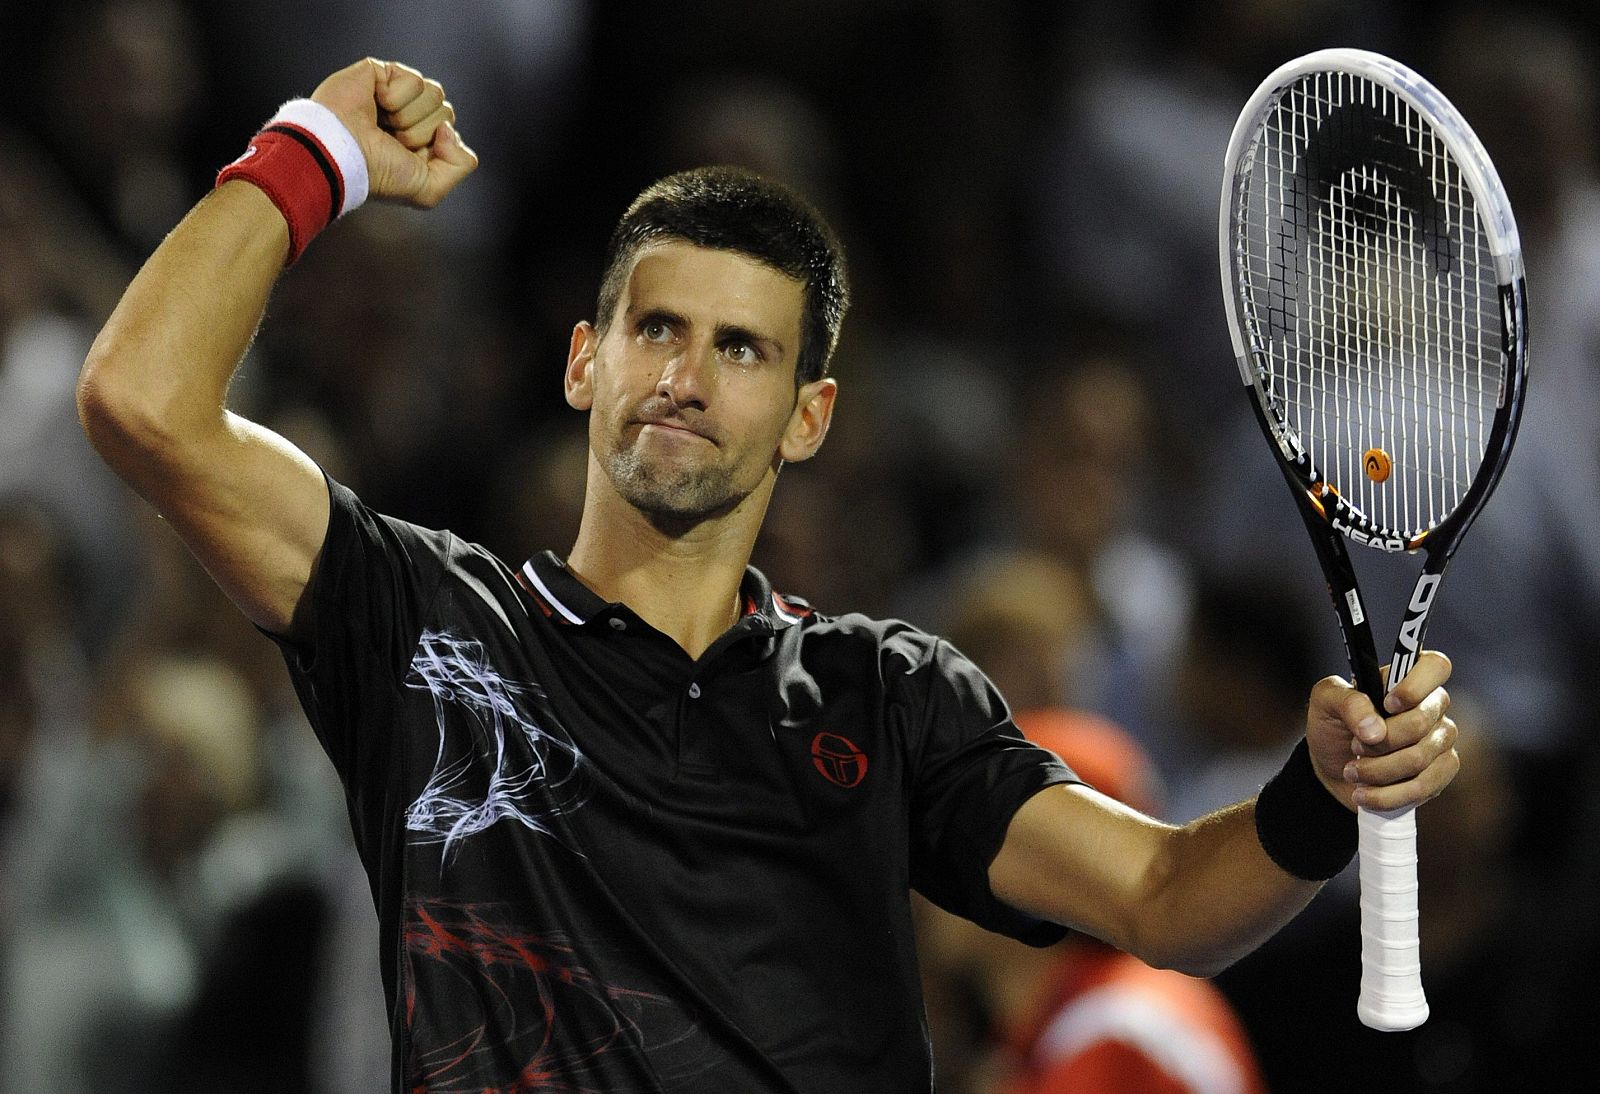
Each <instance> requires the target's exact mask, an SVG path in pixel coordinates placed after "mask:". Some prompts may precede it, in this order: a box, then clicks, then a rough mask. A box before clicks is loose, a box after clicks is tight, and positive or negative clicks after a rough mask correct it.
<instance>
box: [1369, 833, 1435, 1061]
mask: <svg viewBox="0 0 1600 1094" xmlns="http://www.w3.org/2000/svg"><path fill="white" fill-rule="evenodd" d="M1356 821H1357V828H1358V830H1359V833H1360V836H1359V843H1358V845H1357V846H1358V850H1359V853H1360V862H1361V866H1360V873H1361V998H1360V999H1359V1000H1358V1001H1357V1003H1356V1014H1357V1015H1358V1016H1359V1017H1360V1018H1361V1022H1362V1024H1363V1025H1366V1026H1370V1027H1371V1028H1373V1029H1380V1030H1389V1031H1393V1030H1403V1029H1415V1028H1416V1027H1417V1026H1420V1025H1421V1024H1422V1023H1423V1022H1425V1021H1427V1019H1428V1001H1427V999H1426V998H1424V997H1423V994H1422V951H1421V945H1420V942H1419V940H1418V935H1417V815H1416V809H1415V808H1414V807H1413V808H1410V809H1401V810H1398V811H1396V812H1393V813H1377V812H1373V811H1370V810H1367V809H1362V810H1359V811H1358V812H1357V815H1356Z"/></svg>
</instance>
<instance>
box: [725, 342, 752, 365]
mask: <svg viewBox="0 0 1600 1094" xmlns="http://www.w3.org/2000/svg"><path fill="white" fill-rule="evenodd" d="M722 352H723V353H725V354H727V355H728V360H730V361H732V362H733V363H734V364H736V365H750V364H754V363H755V362H756V360H757V356H756V351H755V347H754V346H752V345H751V344H750V343H748V342H729V343H728V344H727V345H726V346H724V347H723V349H722Z"/></svg>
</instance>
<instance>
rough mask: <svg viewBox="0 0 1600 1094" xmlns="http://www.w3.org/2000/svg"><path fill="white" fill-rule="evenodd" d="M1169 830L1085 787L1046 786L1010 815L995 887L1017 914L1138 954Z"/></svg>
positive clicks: (994, 867)
mask: <svg viewBox="0 0 1600 1094" xmlns="http://www.w3.org/2000/svg"><path fill="white" fill-rule="evenodd" d="M1170 833H1171V828H1170V826H1168V825H1164V824H1162V823H1160V822H1158V821H1155V820H1152V819H1151V818H1149V817H1147V816H1145V815H1144V814H1142V813H1140V812H1138V811H1137V810H1134V809H1131V808H1129V807H1128V806H1126V805H1123V804H1122V803H1121V802H1118V801H1116V800H1114V799H1112V798H1109V797H1107V796H1106V795H1104V794H1102V793H1100V792H1099V791H1097V790H1094V789H1093V788H1091V787H1088V786H1085V785H1083V784H1081V783H1071V784H1060V785H1055V786H1048V787H1046V788H1045V789H1043V790H1041V791H1039V793H1037V794H1035V795H1033V797H1031V798H1029V799H1028V800H1027V801H1026V802H1024V803H1023V804H1022V806H1021V808H1019V809H1018V810H1017V811H1016V813H1015V814H1014V815H1013V816H1012V818H1011V822H1010V824H1009V825H1008V826H1007V828H1006V834H1005V839H1004V840H1003V841H1002V842H1001V845H1000V850H999V852H998V853H997V854H996V855H995V857H994V860H993V861H992V862H991V863H990V864H989V886H990V888H991V889H993V891H994V894H995V896H997V897H999V898H1000V899H1001V900H1003V901H1005V902H1006V903H1007V904H1010V905H1011V906H1012V907H1014V908H1016V909H1018V910H1019V911H1023V912H1026V913H1028V914H1029V915H1033V916H1037V917H1038V918H1040V919H1046V920H1049V921H1051V922H1053V923H1060V924H1062V925H1063V926H1067V927H1071V928H1073V929H1074V930H1079V931H1083V932H1084V933H1086V934H1090V935H1093V936H1095V937H1096V938H1099V939H1101V940H1103V941H1106V942H1109V943H1111V944H1112V945H1114V946H1118V947H1120V948H1122V949H1125V950H1130V951H1133V952H1137V951H1136V950H1134V949H1133V948H1134V947H1135V946H1136V945H1137V935H1138V930H1137V920H1138V912H1139V911H1140V909H1141V908H1142V907H1143V906H1144V905H1145V903H1146V902H1147V900H1148V898H1149V894H1150V893H1151V892H1152V891H1153V888H1154V885H1155V882H1156V880H1157V874H1158V871H1159V864H1160V863H1161V862H1162V860H1163V859H1162V856H1163V852H1164V850H1165V848H1166V842H1167V839H1168V837H1169V835H1170Z"/></svg>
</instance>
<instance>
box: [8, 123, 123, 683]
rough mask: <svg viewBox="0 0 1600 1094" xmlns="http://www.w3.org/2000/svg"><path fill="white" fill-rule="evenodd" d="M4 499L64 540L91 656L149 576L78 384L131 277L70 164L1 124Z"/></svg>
mask: <svg viewBox="0 0 1600 1094" xmlns="http://www.w3.org/2000/svg"><path fill="white" fill-rule="evenodd" d="M0 238H4V240H5V246H3V247H0V500H4V499H17V500H20V501H22V502H24V503H26V504H28V505H32V506H34V507H37V508H38V509H39V510H40V511H41V513H42V514H43V515H44V517H45V519H47V520H48V521H50V522H51V523H52V524H54V526H55V530H56V532H57V533H58V534H59V542H58V543H57V544H56V549H57V551H58V552H59V553H58V555H57V559H58V561H59V563H60V564H61V565H62V566H64V567H66V568H67V569H68V570H69V571H70V575H71V580H70V581H68V582H67V584H66V586H65V588H64V592H65V593H66V595H68V596H69V597H70V612H69V614H68V617H67V619H66V620H64V623H65V624H66V625H67V626H69V627H71V628H72V630H73V632H74V633H75V635H76V636H77V638H78V640H79V641H80V642H82V643H83V645H84V648H85V649H86V650H87V652H88V653H89V654H90V655H91V656H98V655H99V654H100V653H101V652H102V650H103V648H104V645H105V641H106V636H107V635H108V634H110V633H111V632H113V631H114V630H115V626H116V622H117V618H118V616H119V613H120V612H121V611H122V610H123V609H124V608H125V607H126V605H127V602H128V599H129V597H130V590H131V589H132V588H133V587H134V586H135V585H136V583H137V578H138V574H139V563H140V560H139V557H138V555H137V553H136V552H132V551H129V550H128V549H127V540H128V538H129V528H130V521H131V519H132V518H131V508H130V505H129V494H128V491H127V488H126V487H124V486H123V485H122V483H121V482H119V481H118V480H117V479H116V477H115V476H114V475H112V474H111V473H110V471H109V469H107V468H106V466H105V465H104V464H103V463H102V462H101V461H100V460H99V458H98V457H97V456H96V455H95V453H94V451H93V449H91V448H90V447H89V442H88V441H87V440H86V439H85V438H84V436H83V432H82V430H80V429H79V428H78V423H77V408H76V404H75V401H74V386H75V384H76V383H77V377H78V369H79V367H80V366H81V365H82V364H83V358H84V354H85V353H86V352H87V351H88V348H89V343H90V341H91V339H92V338H93V337H94V327H95V325H96V324H98V323H99V322H100V321H101V320H103V319H104V317H105V315H106V314H108V313H109V311H110V308H111V306H112V305H113V304H114V303H115V300H116V296H117V294H118V293H119V292H120V291H121V288H122V286H123V285H124V284H126V280H127V278H128V277H129V276H130V273H131V271H130V270H129V268H128V267H126V266H125V265H124V264H123V263H122V261H121V260H120V259H119V258H118V257H117V256H116V254H115V252H114V251H113V250H112V248H111V247H110V246H109V245H108V244H107V243H106V242H105V241H104V240H103V239H102V238H101V237H100V236H99V235H97V234H96V232H95V230H94V228H93V227H92V222H91V221H90V220H89V219H88V217H87V215H86V214H85V211H84V210H83V208H81V207H80V206H78V205H75V204H74V202H73V201H72V199H71V196H70V191H69V190H68V189H67V188H66V187H65V186H63V183H62V177H61V172H60V169H59V167H58V166H57V165H56V164H55V163H54V162H53V161H52V160H51V159H50V158H49V157H48V156H47V155H45V154H44V152H43V151H42V150H41V149H40V148H39V147H38V146H37V145H36V144H35V143H34V142H33V141H32V140H31V139H29V138H28V137H27V136H26V134H24V133H23V132H21V131H19V130H16V129H13V128H12V127H10V126H9V125H7V124H6V123H5V122H4V120H3V119H0Z"/></svg>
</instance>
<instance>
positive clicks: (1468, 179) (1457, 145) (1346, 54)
mask: <svg viewBox="0 0 1600 1094" xmlns="http://www.w3.org/2000/svg"><path fill="white" fill-rule="evenodd" d="M1317 72H1343V73H1348V74H1349V75H1352V76H1358V77H1361V78H1362V79H1366V80H1370V81H1372V82H1373V83H1375V84H1378V85H1380V86H1382V87H1384V88H1386V89H1388V90H1389V91H1391V92H1393V93H1394V94H1395V95H1397V96H1399V97H1400V98H1401V99H1403V100H1405V102H1406V103H1407V104H1408V105H1410V106H1411V108H1412V109H1413V110H1415V111H1416V112H1417V113H1418V114H1419V115H1421V116H1422V118H1423V119H1424V120H1425V121H1427V122H1428V123H1429V124H1430V125H1431V126H1432V127H1433V129H1434V131H1435V132H1436V133H1437V134H1438V136H1439V138H1440V140H1441V141H1443V142H1444V145H1445V147H1446V148H1447V149H1448V150H1449V152H1450V155H1451V157H1452V158H1453V159H1454V160H1455V161H1456V164H1457V165H1458V166H1459V167H1460V170H1461V177H1462V180H1463V181H1464V182H1465V183H1466V185H1467V188H1468V189H1469V190H1470V191H1471V192H1472V197H1473V201H1474V202H1475V204H1476V206H1477V212H1478V216H1479V219H1480V220H1481V221H1482V223H1483V228H1484V237H1485V240H1486V242H1487V245H1488V249H1489V254H1490V257H1491V258H1492V259H1493V260H1494V264H1495V277H1496V279H1497V280H1498V281H1499V283H1500V284H1501V285H1510V284H1511V283H1512V282H1513V281H1515V280H1516V279H1517V278H1519V277H1521V276H1522V273H1523V269H1522V244H1521V240H1520V238H1519V237H1518V235H1517V222H1516V220H1515V218H1513V217H1512V215H1511V203H1510V201H1509V200H1508V199H1507V198H1506V192H1505V187H1504V186H1503V185H1501V182H1500V174H1499V172H1497V171H1496V170H1495V168H1494V163H1493V162H1492V161H1491V160H1490V159H1489V154H1488V153H1487V152H1486V151H1485V150H1484V147H1483V144H1482V142H1481V141H1479V140H1478V136H1477V134H1476V133H1474V132H1473V131H1472V127H1471V126H1470V125H1468V124H1467V120H1466V119H1465V118H1463V117H1462V116H1461V112H1460V111H1458V110H1457V109H1456V108H1455V107H1454V106H1452V105H1451V103H1450V100H1449V99H1446V98H1445V97H1444V95H1443V94H1441V93H1440V91H1439V89H1438V88H1436V87H1434V86H1433V85H1432V84H1431V83H1429V82H1428V81H1427V80H1426V79H1424V78H1423V77H1422V76H1420V75H1418V74H1417V73H1416V72H1413V71H1412V70H1411V69H1409V68H1407V67H1406V66H1405V65H1403V64H1401V63H1400V62H1399V61H1396V60H1394V59H1392V58H1390V57H1385V56H1384V55H1383V54H1381V53H1373V52H1371V51H1370V50H1364V49H1347V48H1342V47H1341V48H1334V49H1319V50H1316V51H1315V52H1312V53H1307V54H1306V55H1305V56H1303V57H1297V58H1295V59H1294V60H1292V61H1289V62H1288V63H1287V64H1283V65H1280V66H1279V67H1278V68H1277V69H1275V70H1274V71H1273V72H1272V74H1271V75H1270V76H1268V77H1267V78H1266V79H1265V80H1263V81H1261V86H1260V87H1258V88H1256V90H1255V93H1254V94H1253V95H1251V96H1250V99H1249V101H1248V102H1246V103H1245V106H1244V109H1243V110H1241V111H1240V112H1239V118H1238V120H1237V121H1236V122H1234V125H1233V134H1232V135H1231V136H1230V137H1229V138H1228V151H1227V154H1226V156H1225V158H1224V160H1223V179H1222V207H1221V211H1220V213H1219V215H1218V217H1217V240H1218V249H1219V251H1220V257H1221V262H1220V264H1219V266H1220V269H1221V270H1222V277H1223V282H1224V284H1223V286H1222V301H1223V305H1224V307H1226V308H1227V312H1228V334H1229V336H1230V337H1231V338H1232V339H1233V354H1234V358H1235V359H1236V360H1237V361H1238V364H1239V372H1240V375H1241V377H1242V378H1243V380H1244V382H1245V383H1246V384H1247V385H1253V384H1255V383H1256V377H1255V370H1254V369H1253V368H1252V367H1251V364H1250V353H1249V346H1248V345H1247V344H1246V341H1245V330H1244V324H1243V323H1242V322H1241V321H1240V316H1239V301H1238V299H1237V292H1238V289H1237V284H1238V274H1237V270H1236V268H1235V267H1236V263H1237V259H1238V256H1237V255H1236V254H1235V252H1234V246H1233V239H1234V235H1235V232H1234V223H1233V221H1234V209H1235V196H1236V193H1237V189H1238V186H1239V181H1240V172H1241V168H1242V167H1243V166H1244V156H1245V152H1246V149H1247V148H1248V147H1249V146H1250V145H1251V143H1252V142H1253V141H1254V140H1255V136H1256V133H1257V131H1258V130H1259V129H1260V127H1261V123H1262V121H1263V119H1265V118H1266V116H1267V114H1268V112H1269V111H1271V110H1272V108H1273V107H1274V106H1275V105H1276V104H1277V101H1278V97H1279V96H1280V95H1282V94H1283V92H1284V91H1285V90H1286V89H1288V88H1289V87H1291V86H1293V85H1294V84H1295V83H1296V82H1297V81H1298V80H1300V79H1301V78H1302V77H1304V76H1306V75H1309V74H1311V73H1317Z"/></svg>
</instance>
